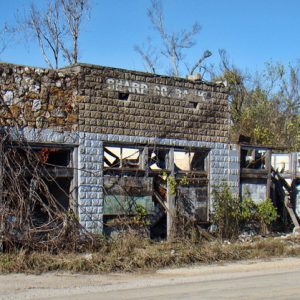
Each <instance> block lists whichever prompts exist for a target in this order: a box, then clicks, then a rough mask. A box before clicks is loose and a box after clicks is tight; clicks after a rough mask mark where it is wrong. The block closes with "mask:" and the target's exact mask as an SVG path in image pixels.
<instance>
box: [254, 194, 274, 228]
mask: <svg viewBox="0 0 300 300" xmlns="http://www.w3.org/2000/svg"><path fill="white" fill-rule="evenodd" d="M257 212H258V217H259V219H260V221H261V223H263V224H266V225H270V224H271V223H272V222H274V221H275V220H276V219H277V217H278V215H277V209H276V207H275V206H274V204H273V202H272V200H271V199H266V200H264V201H261V202H259V203H258V204H257Z"/></svg>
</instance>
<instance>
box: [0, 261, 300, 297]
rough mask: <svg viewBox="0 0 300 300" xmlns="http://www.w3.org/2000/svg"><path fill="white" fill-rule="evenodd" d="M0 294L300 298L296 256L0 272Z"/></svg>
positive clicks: (299, 279) (299, 262) (299, 275)
mask: <svg viewBox="0 0 300 300" xmlns="http://www.w3.org/2000/svg"><path fill="white" fill-rule="evenodd" d="M0 299H72V300H76V299H92V300H93V299H105V300H111V299H120V300H122V299H160V300H162V299H172V300H174V299H273V300H274V299H300V258H285V259H276V260H270V261H257V262H254V261H244V262H239V263H230V264H224V265H210V266H207V265H202V266H197V267H188V268H181V269H167V270H160V271H158V272H155V273H151V274H108V275H81V274H66V273H47V274H43V275H37V276H36V275H24V274H12V275H0Z"/></svg>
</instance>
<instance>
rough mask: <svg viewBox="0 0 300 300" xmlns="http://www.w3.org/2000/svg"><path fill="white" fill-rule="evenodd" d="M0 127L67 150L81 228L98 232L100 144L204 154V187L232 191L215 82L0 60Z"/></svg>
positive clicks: (225, 117)
mask: <svg viewBox="0 0 300 300" xmlns="http://www.w3.org/2000/svg"><path fill="white" fill-rule="evenodd" d="M0 93H1V96H2V97H1V98H0V99H1V103H0V116H1V118H0V126H5V127H11V128H12V129H13V130H15V131H18V132H22V134H24V136H25V138H26V139H27V140H28V141H29V142H35V143H37V142H38V143H47V144H48V143H52V144H58V145H62V144H67V145H71V146H72V147H74V149H75V151H74V155H73V159H74V164H75V167H76V170H78V171H77V172H75V177H76V178H75V183H76V185H77V186H76V188H77V199H75V202H76V203H75V204H74V207H76V210H77V213H78V216H79V218H80V221H81V223H82V224H83V225H84V226H86V228H88V229H90V230H94V231H101V230H102V226H103V224H102V220H103V214H102V211H103V145H104V144H105V143H108V142H109V143H121V144H126V145H135V144H138V145H158V146H167V147H190V148H199V149H202V148H203V149H204V148H205V149H209V174H208V176H209V187H210V190H211V189H212V187H213V185H215V184H217V183H220V182H221V181H226V182H228V184H229V185H230V186H231V187H232V188H233V191H234V192H236V193H238V172H239V171H238V170H239V159H238V155H237V151H235V150H234V149H231V146H230V145H229V144H228V130H229V111H228V99H227V96H228V95H227V92H226V88H225V87H224V86H223V85H217V84H210V83H206V82H200V81H190V80H187V79H183V78H174V77H167V76H159V75H153V74H148V73H143V72H137V71H129V70H122V69H115V68H109V67H102V66H95V65H87V64H77V65H74V66H70V67H66V68H62V69H59V70H49V69H42V68H34V67H28V66H20V65H13V64H7V63H0Z"/></svg>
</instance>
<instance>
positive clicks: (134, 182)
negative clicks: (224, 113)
mask: <svg viewBox="0 0 300 300" xmlns="http://www.w3.org/2000/svg"><path fill="white" fill-rule="evenodd" d="M208 154H209V150H208V149H185V148H170V147H163V146H143V145H139V146H136V145H134V146H132V145H118V144H107V145H105V146H104V158H103V161H104V164H103V165H104V209H103V211H104V231H106V232H108V233H110V232H112V231H113V230H114V229H115V228H116V227H117V226H116V224H118V222H117V220H118V219H119V218H122V217H124V216H127V217H130V216H135V215H136V214H138V213H140V208H141V207H142V208H143V209H144V211H145V212H146V214H147V216H148V217H149V220H150V235H151V236H152V237H161V238H164V237H166V222H167V214H168V201H167V199H168V195H170V194H173V196H175V197H176V203H177V205H178V206H180V209H181V211H182V212H183V213H184V214H186V215H187V216H188V217H189V218H193V217H195V219H196V220H197V222H200V223H201V222H203V223H205V222H207V221H208V209H209V207H208V203H209V201H208V159H209V155H208ZM171 185H172V186H171ZM117 229H118V228H117Z"/></svg>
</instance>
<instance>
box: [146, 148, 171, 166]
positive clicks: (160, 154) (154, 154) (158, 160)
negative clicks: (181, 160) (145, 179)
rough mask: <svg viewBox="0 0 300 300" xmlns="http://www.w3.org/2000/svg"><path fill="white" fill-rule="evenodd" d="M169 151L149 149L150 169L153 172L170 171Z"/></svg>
mask: <svg viewBox="0 0 300 300" xmlns="http://www.w3.org/2000/svg"><path fill="white" fill-rule="evenodd" d="M168 153H169V149H161V148H152V149H149V159H148V160H149V168H150V170H152V171H160V170H166V169H168Z"/></svg>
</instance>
